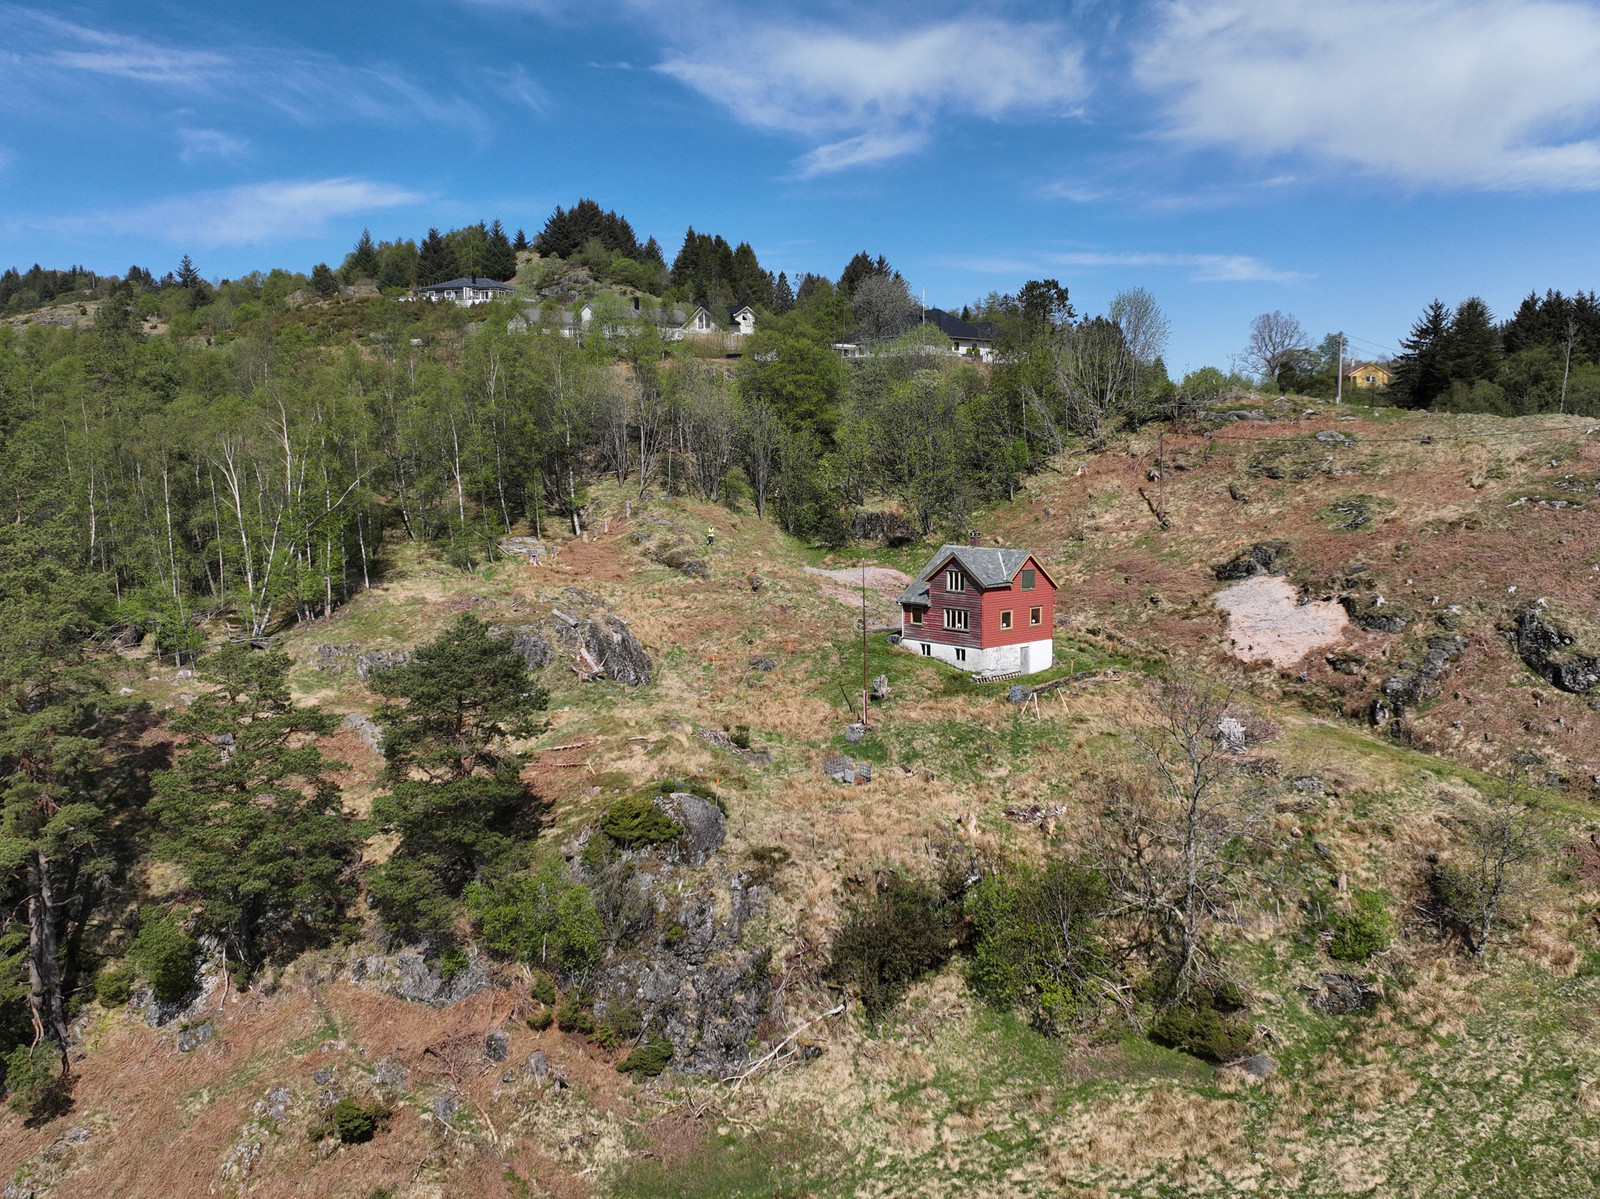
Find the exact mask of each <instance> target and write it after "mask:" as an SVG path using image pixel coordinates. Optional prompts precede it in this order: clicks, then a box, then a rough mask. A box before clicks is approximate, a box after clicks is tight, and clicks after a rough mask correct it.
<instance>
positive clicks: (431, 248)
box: [417, 229, 461, 287]
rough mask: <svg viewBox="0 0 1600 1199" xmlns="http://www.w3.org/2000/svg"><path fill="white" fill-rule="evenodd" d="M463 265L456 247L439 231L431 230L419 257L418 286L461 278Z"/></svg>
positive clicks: (423, 243) (423, 240)
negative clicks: (457, 256) (458, 259)
mask: <svg viewBox="0 0 1600 1199" xmlns="http://www.w3.org/2000/svg"><path fill="white" fill-rule="evenodd" d="M460 275H461V264H460V262H459V261H457V259H456V251H455V247H454V246H452V245H451V244H450V243H449V242H447V241H446V240H445V239H444V237H443V236H442V235H441V234H440V233H439V231H438V230H437V229H429V230H428V236H427V237H425V238H423V239H422V245H421V246H420V247H419V248H418V257H417V286H419V287H427V286H428V285H429V284H432V283H445V282H447V281H449V280H451V279H456V278H459V277H460Z"/></svg>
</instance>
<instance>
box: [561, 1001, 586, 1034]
mask: <svg viewBox="0 0 1600 1199" xmlns="http://www.w3.org/2000/svg"><path fill="white" fill-rule="evenodd" d="M556 1020H557V1021H558V1022H559V1023H560V1025H561V1029H562V1031H563V1032H575V1033H581V1034H583V1035H584V1036H586V1037H592V1036H593V1035H594V1027H595V1025H594V1013H593V1012H591V1011H590V1010H589V1009H588V1008H586V1007H584V1006H583V1004H581V1003H579V1002H578V1000H577V998H576V997H575V996H572V995H569V996H567V997H566V998H565V999H563V1000H562V1001H561V1005H560V1006H559V1007H557V1008H556Z"/></svg>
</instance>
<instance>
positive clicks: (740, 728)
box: [728, 724, 750, 749]
mask: <svg viewBox="0 0 1600 1199" xmlns="http://www.w3.org/2000/svg"><path fill="white" fill-rule="evenodd" d="M728 740H729V741H732V742H733V743H734V745H736V746H737V747H738V748H740V749H749V748H750V726H749V725H747V724H736V725H734V726H733V731H732V732H731V733H729V734H728Z"/></svg>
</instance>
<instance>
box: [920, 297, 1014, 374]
mask: <svg viewBox="0 0 1600 1199" xmlns="http://www.w3.org/2000/svg"><path fill="white" fill-rule="evenodd" d="M922 321H923V324H926V325H932V326H934V328H936V329H938V330H939V332H941V333H943V334H944V335H945V336H946V337H948V338H949V339H950V341H951V342H952V343H953V345H954V346H955V352H956V353H957V354H966V355H968V356H969V357H972V358H977V359H979V360H980V361H983V362H993V361H994V343H995V338H996V337H997V336H999V329H998V328H997V327H996V325H995V323H994V322H993V321H964V320H962V319H961V318H960V317H959V316H957V315H956V314H955V313H953V312H946V311H945V310H944V309H943V308H925V309H923V310H922Z"/></svg>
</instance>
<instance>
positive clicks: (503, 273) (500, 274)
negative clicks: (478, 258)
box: [483, 219, 517, 283]
mask: <svg viewBox="0 0 1600 1199" xmlns="http://www.w3.org/2000/svg"><path fill="white" fill-rule="evenodd" d="M484 240H485V245H484V253H483V273H484V274H485V275H486V276H488V277H489V278H490V279H494V280H496V281H498V282H500V283H505V282H507V281H508V280H510V279H511V278H513V277H514V276H515V275H516V273H517V252H516V251H515V250H514V249H512V248H511V240H510V239H509V238H508V237H506V231H505V227H504V226H502V225H501V224H500V222H499V220H498V219H496V220H495V221H494V223H493V224H491V225H490V226H489V230H488V233H487V234H486V235H485V239H484Z"/></svg>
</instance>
